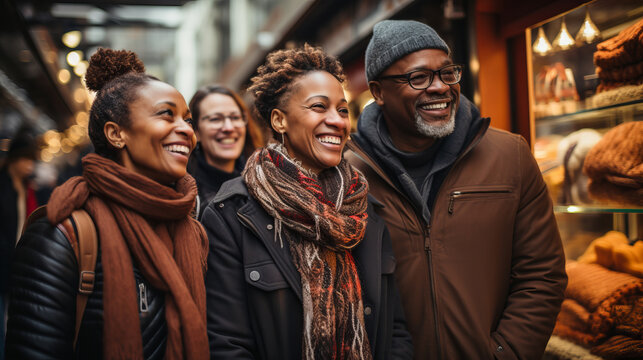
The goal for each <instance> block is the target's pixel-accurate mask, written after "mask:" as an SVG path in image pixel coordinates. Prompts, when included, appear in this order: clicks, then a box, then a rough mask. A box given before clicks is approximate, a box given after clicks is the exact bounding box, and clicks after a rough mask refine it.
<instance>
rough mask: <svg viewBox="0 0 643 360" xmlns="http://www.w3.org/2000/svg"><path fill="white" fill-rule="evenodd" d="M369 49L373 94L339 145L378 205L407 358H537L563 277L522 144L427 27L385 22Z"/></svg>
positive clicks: (547, 212)
mask: <svg viewBox="0 0 643 360" xmlns="http://www.w3.org/2000/svg"><path fill="white" fill-rule="evenodd" d="M365 60H366V61H365V65H366V78H367V80H368V85H369V89H370V91H371V93H372V95H373V97H374V100H375V101H374V102H373V103H372V104H370V105H368V106H367V107H366V108H365V109H364V111H363V112H362V114H361V115H360V117H359V122H358V124H357V133H355V134H353V135H352V139H353V140H352V141H351V142H349V144H348V150H347V151H346V153H345V154H344V155H345V158H346V159H347V160H348V161H349V162H350V163H351V164H353V165H354V166H356V167H357V168H359V169H360V170H361V171H362V172H363V173H364V175H365V176H366V178H367V180H368V183H369V188H370V192H371V194H372V195H373V196H375V197H376V198H377V199H378V200H379V201H380V202H381V203H382V205H383V206H382V207H380V208H379V209H378V212H379V214H380V216H382V217H383V218H384V219H385V220H386V222H387V225H388V229H389V231H390V233H391V239H392V240H393V251H394V253H395V257H396V266H395V275H396V280H397V284H398V287H399V289H400V295H401V297H402V303H403V305H404V313H405V317H406V321H407V325H408V329H409V331H410V332H411V335H412V337H413V345H414V351H415V358H416V359H422V360H425V359H494V358H499V359H540V358H541V357H542V355H543V352H544V349H545V345H546V344H547V341H548V339H549V336H550V335H551V332H552V330H553V327H554V323H555V319H556V315H557V314H558V311H559V310H560V305H561V302H562V300H563V293H564V290H565V286H566V284H567V277H566V275H565V269H564V265H565V260H564V255H563V249H562V244H561V240H560V235H559V234H558V228H557V226H556V221H555V219H554V214H553V211H552V202H551V200H550V197H549V194H548V193H547V188H546V187H545V183H544V181H543V179H542V176H541V174H540V171H539V169H538V166H537V164H536V162H535V160H534V158H533V156H532V155H531V150H530V148H529V146H528V145H527V142H526V141H525V140H524V139H523V138H521V137H520V136H518V135H514V134H510V133H508V132H505V131H502V130H497V129H494V128H491V127H490V126H489V123H490V119H489V118H482V117H481V116H480V112H479V110H478V109H477V108H476V107H475V105H473V104H472V103H471V102H470V101H469V100H468V99H467V98H466V97H464V96H463V95H461V94H460V84H459V83H460V80H461V77H462V72H463V67H462V66H460V65H457V64H454V63H453V61H452V59H451V52H450V49H449V46H448V45H447V44H446V42H445V41H444V40H443V39H442V38H441V37H440V36H439V35H438V34H437V33H436V32H435V30H433V29H432V28H431V27H429V26H427V25H425V24H422V23H420V22H417V21H401V20H385V21H382V22H379V23H377V24H376V25H375V27H374V28H373V37H372V38H371V40H370V42H369V44H368V47H367V49H366V59H365ZM383 271H384V269H383ZM367 316H368V315H367Z"/></svg>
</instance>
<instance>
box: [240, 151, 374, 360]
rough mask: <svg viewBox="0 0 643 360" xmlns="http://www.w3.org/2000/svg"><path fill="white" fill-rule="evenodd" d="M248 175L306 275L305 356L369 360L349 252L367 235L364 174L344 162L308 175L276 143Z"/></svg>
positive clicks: (358, 286) (248, 166)
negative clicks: (365, 232) (365, 233)
mask: <svg viewBox="0 0 643 360" xmlns="http://www.w3.org/2000/svg"><path fill="white" fill-rule="evenodd" d="M243 177H244V179H245V182H246V184H247V187H248V191H249V192H250V194H251V195H252V196H253V197H254V198H255V199H256V200H257V201H258V202H259V203H260V204H261V206H262V207H263V208H264V209H265V210H266V212H267V213H268V214H270V215H271V216H273V217H274V218H275V224H276V231H277V233H278V234H279V237H280V240H281V239H282V236H283V237H284V238H286V240H287V242H288V244H289V247H290V253H291V255H292V258H293V262H294V264H295V267H296V268H297V270H298V271H299V274H300V276H301V285H302V290H303V291H302V293H303V310H304V320H303V321H304V324H303V332H304V334H303V344H302V357H303V358H304V359H309V360H310V359H371V358H372V356H371V352H370V346H369V343H368V337H367V335H366V330H365V327H364V316H363V313H364V312H363V311H364V310H363V304H362V290H361V284H360V280H359V277H358V275H357V268H356V266H355V261H354V259H353V257H352V255H351V253H350V249H351V248H353V247H354V246H356V245H357V244H359V242H360V241H361V240H362V238H363V237H364V231H365V229H366V220H367V214H366V206H367V197H366V196H367V193H368V184H367V183H366V180H365V179H364V177H363V175H362V174H361V173H359V172H358V171H357V170H356V169H354V168H353V167H351V166H350V165H349V164H348V163H347V162H345V161H342V162H341V163H340V164H339V165H338V166H336V167H334V168H330V169H326V170H324V171H322V172H321V173H320V174H319V175H318V176H317V175H314V174H309V173H308V172H307V171H305V170H304V169H302V168H301V167H300V166H299V165H298V164H296V163H295V162H294V161H293V160H291V159H290V158H289V157H288V155H287V151H286V150H285V149H284V148H283V146H282V145H281V144H271V145H268V147H266V148H263V149H259V150H257V151H256V152H255V153H254V154H253V155H252V156H251V158H250V159H249V160H248V163H247V164H246V168H245V170H244V172H243ZM282 224H283V225H285V228H283V229H282V226H281V225H282ZM282 230H283V231H282ZM281 241H282V242H281V246H283V240H281Z"/></svg>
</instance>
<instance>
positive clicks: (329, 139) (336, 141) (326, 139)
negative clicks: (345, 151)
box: [319, 135, 342, 145]
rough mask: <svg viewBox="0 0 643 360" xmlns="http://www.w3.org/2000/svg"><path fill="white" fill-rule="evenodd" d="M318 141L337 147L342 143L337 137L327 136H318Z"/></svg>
mask: <svg viewBox="0 0 643 360" xmlns="http://www.w3.org/2000/svg"><path fill="white" fill-rule="evenodd" d="M319 141H321V142H323V143H329V144H335V145H339V144H341V143H342V138H340V137H339V136H328V135H327V136H320V137H319Z"/></svg>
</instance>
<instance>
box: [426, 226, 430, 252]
mask: <svg viewBox="0 0 643 360" xmlns="http://www.w3.org/2000/svg"><path fill="white" fill-rule="evenodd" d="M430 238H431V225H427V226H426V227H425V228H424V251H431V242H430V241H429V239H430Z"/></svg>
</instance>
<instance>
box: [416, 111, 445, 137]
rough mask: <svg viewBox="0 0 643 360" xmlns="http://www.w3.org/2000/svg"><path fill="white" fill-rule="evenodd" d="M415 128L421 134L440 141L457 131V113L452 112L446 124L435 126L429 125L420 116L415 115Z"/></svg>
mask: <svg viewBox="0 0 643 360" xmlns="http://www.w3.org/2000/svg"><path fill="white" fill-rule="evenodd" d="M415 127H416V129H417V130H418V131H419V132H420V134H422V135H424V136H427V137H431V138H435V139H440V138H443V137H446V136H448V135H450V134H451V133H452V132H453V130H454V129H455V111H454V109H452V110H451V115H449V121H448V122H447V123H446V124H440V125H434V124H430V123H427V122H426V121H424V119H423V118H422V117H421V116H420V114H418V113H417V112H416V113H415Z"/></svg>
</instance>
